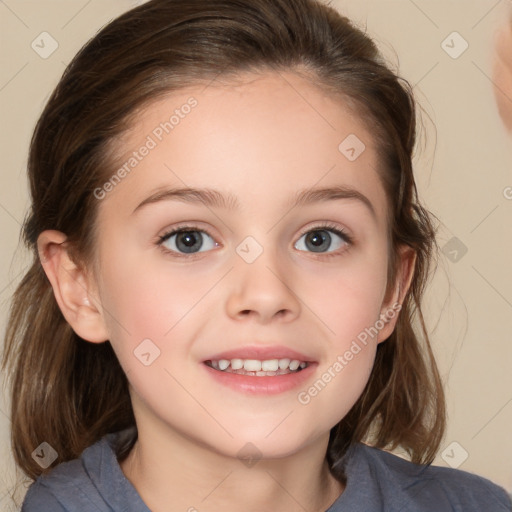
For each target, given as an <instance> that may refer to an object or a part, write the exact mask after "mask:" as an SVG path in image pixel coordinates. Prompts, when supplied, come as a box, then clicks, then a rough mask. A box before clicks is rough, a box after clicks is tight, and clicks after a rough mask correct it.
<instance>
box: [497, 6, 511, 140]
mask: <svg viewBox="0 0 512 512" xmlns="http://www.w3.org/2000/svg"><path fill="white" fill-rule="evenodd" d="M511 48H512V12H511V13H509V15H508V20H507V23H505V24H504V25H503V26H502V27H500V29H499V30H498V31H497V32H496V34H495V37H494V54H493V63H492V74H493V77H492V78H493V90H494V96H495V99H496V103H497V106H498V112H499V114H500V117H501V120H502V121H503V124H504V125H505V128H506V129H507V132H508V133H509V134H512V52H511Z"/></svg>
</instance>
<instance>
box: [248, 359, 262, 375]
mask: <svg viewBox="0 0 512 512" xmlns="http://www.w3.org/2000/svg"><path fill="white" fill-rule="evenodd" d="M244 370H246V371H248V372H259V371H260V370H261V361H258V360H257V359H246V360H245V361H244Z"/></svg>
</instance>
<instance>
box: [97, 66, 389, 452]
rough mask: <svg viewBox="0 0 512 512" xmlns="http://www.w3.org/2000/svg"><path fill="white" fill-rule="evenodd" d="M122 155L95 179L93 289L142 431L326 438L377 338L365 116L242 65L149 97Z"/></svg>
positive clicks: (293, 440)
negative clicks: (101, 180) (236, 77)
mask: <svg viewBox="0 0 512 512" xmlns="http://www.w3.org/2000/svg"><path fill="white" fill-rule="evenodd" d="M171 116H172V117H171ZM166 123H167V124H166ZM351 134H352V135H351ZM347 137H349V138H348V139H347ZM345 139H347V140H346V141H345ZM343 141H345V142H343ZM362 144H364V150H362V149H363V146H362ZM144 147H145V148H146V149H143V148H144ZM119 149H120V153H119V166H118V167H117V168H116V169H122V168H124V170H125V172H123V171H122V170H120V171H118V172H117V174H116V176H113V177H112V178H110V179H109V181H107V182H106V183H105V186H104V187H103V188H102V189H101V190H97V191H96V195H97V197H98V202H99V204H98V207H99V213H98V224H97V226H98V235H97V249H98V250H97V258H96V261H97V268H98V272H97V294H98V298H99V301H100V303H101V313H102V316H103V321H104V323H105V326H106V329H107V331H108V334H109V339H110V341H111V343H112V346H113V348H114V350H115V352H116V354H117V356H118V358H119V360H120V363H121V365H122V367H123V368H124V370H125V372H126V373H127V377H128V380H129V382H130V386H131V394H132V400H133V405H134V411H135V415H136V418H137V423H138V425H139V429H140V428H141V426H144V428H146V429H151V430H153V431H155V432H156V431H159V432H165V431H167V432H172V433H174V434H176V435H178V436H184V437H186V438H188V439H189V440H193V441H195V442H197V443H199V444H200V445H202V446H203V447H207V448H208V449H210V450H213V451H216V452H218V453H223V454H227V455H230V456H236V455H237V453H238V452H239V450H240V449H241V448H242V447H243V446H244V445H246V443H248V442H250V443H252V444H253V445H255V446H256V447H257V449H258V450H259V451H260V452H261V453H262V454H264V456H266V457H280V456H285V455H287V454H291V453H293V452H295V451H297V450H299V449H300V448H301V447H305V446H307V445H308V444H310V443H312V442H314V441H315V440H318V439H319V438H321V437H322V436H327V435H328V433H329V430H330V428H331V427H333V426H334V425H335V424H336V423H337V422H339V421H340V420H341V419H342V418H343V416H344V415H345V414H346V413H347V412H348V411H349V409H350V408H351V407H352V405H353V404H354V403H355V402H356V400H357V398H358V397H359V396H360V394H361V393H362V391H363V388H364V386H365V384H366V382H367V380H368V377H369V373H370V371H371V368H372V365H373V361H374V356H375V351H376V347H377V343H378V342H380V341H382V339H383V338H384V337H387V336H389V332H387V331H386V329H387V325H388V324H385V325H386V327H383V322H381V321H380V322H378V321H379V318H380V315H381V314H382V313H386V312H388V311H389V310H390V309H391V308H392V305H391V304H384V302H383V301H384V296H385V291H386V284H387V283H386V271H387V263H388V260H387V247H388V246H387V244H388V241H387V238H386V222H387V221H386V208H387V203H386V197H385V194H384V189H383V188H382V185H381V182H380V179H379V177H378V174H377V171H376V169H377V167H378V158H377V154H376V148H375V147H374V143H373V141H372V137H371V134H370V133H369V132H368V131H367V130H366V129H365V127H364V125H363V123H362V121H361V120H360V119H358V118H357V117H354V116H353V115H351V114H350V113H349V112H348V110H347V109H346V108H345V107H344V105H343V103H342V102H341V101H340V100H339V99H334V98H330V97H328V96H326V95H325V94H324V93H322V92H321V91H320V90H319V89H317V88H316V87H315V86H314V85H312V84H310V83H309V82H307V81H305V80H303V79H301V78H299V77H298V76H295V75H293V74H291V73H283V74H281V75H277V74H270V73H269V74H266V75H261V76H258V77H256V76H249V75H248V79H247V80H246V81H244V83H242V84H238V85H226V84H221V85H217V84H215V83H212V84H211V85H210V86H208V87H207V88H206V89H205V88H204V86H203V87H201V88H199V87H198V88H196V89H194V88H189V89H187V90H186V91H180V92H175V93H172V94H171V95H169V96H167V97H166V98H165V99H161V100H159V101H158V102H156V103H154V104H152V105H151V106H150V107H148V108H147V109H146V110H145V111H144V112H143V113H142V114H141V115H140V116H139V117H138V118H137V122H136V125H134V126H133V128H132V129H131V130H130V132H129V133H127V134H126V136H125V137H123V139H122V140H120V141H119ZM361 150H362V151H361ZM134 152H135V153H134ZM124 164H126V165H124ZM123 165H124V167H122V166H123ZM183 188H190V189H201V190H203V189H205V188H208V189H209V190H210V192H209V193H208V194H203V195H201V194H200V193H197V192H194V193H188V194H185V193H183V192H182V193H175V194H173V193H171V192H170V191H172V190H175V189H183ZM319 189H332V190H331V191H330V192H329V191H328V192H325V191H324V192H323V193H321V192H316V193H315V192H314V191H317V190H319ZM335 189H336V190H337V192H336V193H335ZM221 198H223V199H222V200H221ZM297 200H298V202H297ZM174 231H177V232H174ZM173 232H174V233H173ZM376 332H378V334H376ZM386 333H387V334H386ZM287 360H288V361H287ZM294 360H297V361H298V363H293V361H294ZM219 361H220V362H219ZM262 361H263V362H264V363H262ZM269 361H270V362H269ZM227 363H229V366H227ZM301 363H306V364H301ZM297 364H298V369H296V370H295V369H294V368H295V367H296V366H297ZM215 366H217V368H215ZM225 366H227V368H225V369H224V371H223V370H221V368H224V367H225ZM240 366H243V368H244V370H241V369H240V370H238V369H237V368H239V367H240ZM302 367H303V368H302ZM276 368H279V369H280V371H276ZM257 371H260V372H265V374H264V375H263V374H259V375H257V374H255V373H254V372H257ZM249 372H250V373H249ZM266 372H269V373H268V374H267V373H266ZM243 373H245V375H244V374H243Z"/></svg>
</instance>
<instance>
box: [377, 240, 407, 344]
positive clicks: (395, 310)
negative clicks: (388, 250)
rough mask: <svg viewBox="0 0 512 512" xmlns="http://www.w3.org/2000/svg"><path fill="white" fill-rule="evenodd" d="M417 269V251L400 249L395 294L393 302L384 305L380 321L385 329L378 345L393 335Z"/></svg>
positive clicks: (381, 330) (380, 335)
mask: <svg viewBox="0 0 512 512" xmlns="http://www.w3.org/2000/svg"><path fill="white" fill-rule="evenodd" d="M415 267H416V251H415V250H414V249H412V248H411V247H408V246H402V247H401V248H400V266H399V269H398V273H397V277H396V284H395V288H394V290H395V292H394V293H393V297H392V298H391V300H390V301H389V302H387V303H386V304H384V305H383V308H382V310H381V315H380V319H381V321H382V324H383V328H382V329H380V330H379V334H378V336H377V343H381V342H383V341H385V340H386V339H387V338H389V336H391V334H392V333H393V331H394V329H395V326H396V323H397V321H398V317H399V315H400V310H401V309H402V304H403V303H404V300H405V297H406V295H407V292H408V291H409V288H410V286H411V282H412V278H413V276H414V269H415Z"/></svg>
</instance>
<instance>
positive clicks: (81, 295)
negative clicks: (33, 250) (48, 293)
mask: <svg viewBox="0 0 512 512" xmlns="http://www.w3.org/2000/svg"><path fill="white" fill-rule="evenodd" d="M37 249H38V252H39V258H40V260H41V264H42V266H43V269H44V271H45V273H46V275H47V277H48V279H49V281H50V283H51V285H52V288H53V293H54V295H55V299H56V301H57V303H58V305H59V308H60V310H61V311H62V314H63V316H64V318H65V319H66V320H67V322H68V323H69V325H71V327H72V329H73V330H74V331H75V333H76V334H78V336H80V337H81V338H83V339H84V340H87V341H91V342H93V343H102V342H104V341H106V340H108V338H109V336H108V334H107V330H106V328H105V323H104V321H103V315H102V313H101V305H100V303H99V300H98V299H97V298H95V297H94V296H93V295H94V290H95V287H94V283H93V281H92V278H91V277H90V276H89V275H88V274H87V273H86V272H85V270H84V269H82V268H81V267H79V266H77V264H75V262H74V261H73V259H72V258H71V256H70V254H69V249H68V244H67V243H66V235H65V234H64V233H61V232H60V231H54V230H47V231H43V232H42V233H41V234H40V235H39V237H38V239H37Z"/></svg>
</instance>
